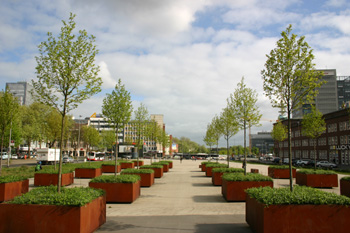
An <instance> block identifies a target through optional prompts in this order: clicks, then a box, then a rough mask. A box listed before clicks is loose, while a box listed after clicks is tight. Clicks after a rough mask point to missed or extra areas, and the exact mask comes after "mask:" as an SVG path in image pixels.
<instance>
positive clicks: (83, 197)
mask: <svg viewBox="0 0 350 233" xmlns="http://www.w3.org/2000/svg"><path fill="white" fill-rule="evenodd" d="M102 195H104V191H103V190H101V189H92V188H62V190H61V193H58V192H57V187H56V186H49V187H38V188H35V189H32V190H31V191H29V192H28V193H25V194H23V195H22V196H17V197H15V198H14V200H13V201H9V202H8V203H12V204H24V205H28V204H34V205H60V206H84V205H86V204H87V203H89V202H91V201H92V200H94V199H96V198H98V197H100V196H102Z"/></svg>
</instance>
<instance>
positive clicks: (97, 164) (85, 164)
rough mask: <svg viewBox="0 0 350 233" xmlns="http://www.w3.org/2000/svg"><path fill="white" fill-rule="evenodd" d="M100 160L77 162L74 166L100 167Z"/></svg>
mask: <svg viewBox="0 0 350 233" xmlns="http://www.w3.org/2000/svg"><path fill="white" fill-rule="evenodd" d="M101 167H102V162H85V163H78V164H77V165H75V168H95V169H96V168H101Z"/></svg>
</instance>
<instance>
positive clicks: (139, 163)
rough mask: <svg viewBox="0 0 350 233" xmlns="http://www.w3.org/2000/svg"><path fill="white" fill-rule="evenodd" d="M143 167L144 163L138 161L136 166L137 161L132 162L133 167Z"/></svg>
mask: <svg viewBox="0 0 350 233" xmlns="http://www.w3.org/2000/svg"><path fill="white" fill-rule="evenodd" d="M143 165H145V162H144V161H139V162H138V164H137V161H134V167H137V166H143Z"/></svg>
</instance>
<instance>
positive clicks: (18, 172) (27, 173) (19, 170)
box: [1, 165, 35, 178]
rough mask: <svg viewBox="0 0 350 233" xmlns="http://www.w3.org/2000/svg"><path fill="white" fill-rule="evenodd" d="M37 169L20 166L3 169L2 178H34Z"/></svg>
mask: <svg viewBox="0 0 350 233" xmlns="http://www.w3.org/2000/svg"><path fill="white" fill-rule="evenodd" d="M34 173H35V169H34V167H29V166H25V165H23V166H20V167H10V168H8V167H3V168H2V170H1V175H2V176H14V175H15V176H22V177H24V178H32V177H34Z"/></svg>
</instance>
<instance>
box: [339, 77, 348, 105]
mask: <svg viewBox="0 0 350 233" xmlns="http://www.w3.org/2000/svg"><path fill="white" fill-rule="evenodd" d="M337 78H338V80H337V87H338V108H339V109H344V108H346V107H349V102H350V76H338V77H337Z"/></svg>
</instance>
